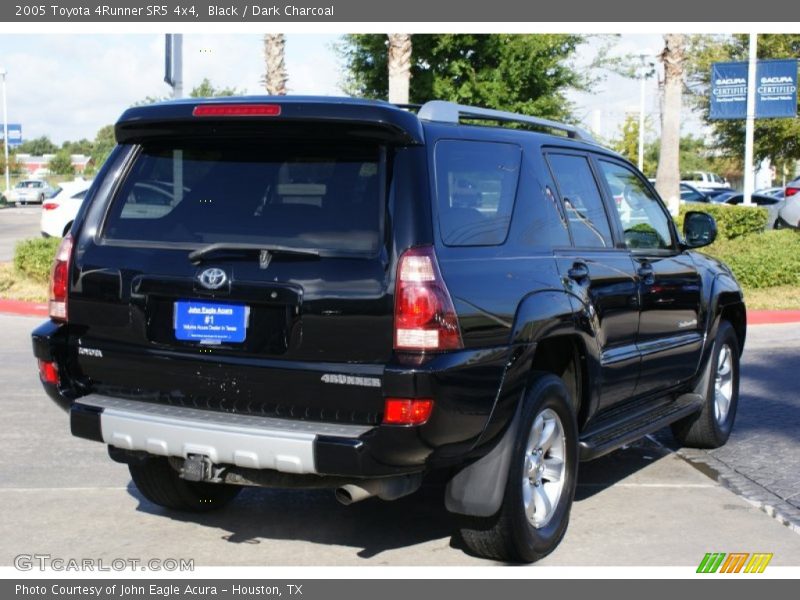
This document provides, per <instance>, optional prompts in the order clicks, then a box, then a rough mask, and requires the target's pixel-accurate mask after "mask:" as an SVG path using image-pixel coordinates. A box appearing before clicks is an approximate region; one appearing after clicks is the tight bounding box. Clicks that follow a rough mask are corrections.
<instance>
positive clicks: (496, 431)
mask: <svg viewBox="0 0 800 600" xmlns="http://www.w3.org/2000/svg"><path fill="white" fill-rule="evenodd" d="M476 121H483V122H485V123H486V125H485V126H477V125H475V122H476ZM506 124H518V125H521V126H522V127H506V126H503V125H506ZM526 127H528V129H526ZM532 128H539V129H541V128H545V129H546V130H548V131H550V132H553V133H558V134H559V135H552V134H550V133H544V132H542V131H534V130H533V129H532ZM115 135H116V139H117V142H118V143H119V145H118V146H117V147H116V148H115V149H114V151H113V152H112V154H111V155H110V157H109V159H108V161H107V162H106V163H105V165H104V166H103V168H102V169H101V171H100V173H99V174H98V181H97V182H96V185H93V186H92V187H91V188H90V190H89V192H88V193H87V195H86V198H85V200H84V203H85V205H84V207H83V208H82V209H81V211H80V212H79V213H78V216H77V218H76V220H75V223H74V225H73V227H72V229H71V232H70V233H69V234H68V235H67V236H66V237H65V238H64V239H63V241H62V243H61V246H60V248H59V250H58V252H57V255H56V260H55V264H54V266H53V271H52V273H53V275H52V281H51V284H50V287H49V289H50V291H51V292H50V293H51V297H50V301H49V307H50V320H49V321H48V322H46V323H44V324H42V325H41V326H40V327H38V328H37V329H36V330H35V331H34V332H33V334H32V336H33V350H34V355H35V357H36V359H37V360H38V364H39V373H40V379H41V381H42V385H43V387H44V390H45V391H46V393H47V394H48V395H49V396H50V397H51V398H52V399H53V400H54V401H55V402H56V403H57V404H58V405H59V406H61V407H63V408H65V409H67V410H68V411H69V420H70V428H71V432H72V433H73V434H74V435H76V436H78V437H82V438H86V439H89V440H95V441H97V442H100V443H103V444H105V445H107V446H108V449H109V453H110V456H111V458H112V459H114V460H116V461H118V462H121V463H125V464H127V465H128V469H129V472H130V474H131V477H132V479H133V482H134V484H135V485H136V487H137V488H138V489H139V491H140V492H141V494H142V495H143V496H144V497H145V498H147V499H148V500H149V501H151V502H153V503H155V504H157V505H160V506H162V507H165V508H166V509H167V510H168V511H205V510H211V509H214V508H218V507H221V506H223V505H226V504H228V503H230V502H231V501H232V500H233V499H234V498H235V497H236V495H237V493H238V492H239V491H240V489H241V486H244V485H257V486H267V487H281V488H308V487H315V488H330V489H332V490H335V494H334V495H335V497H336V498H337V499H338V500H339V501H340V502H342V503H344V504H351V503H353V502H357V501H361V500H364V499H367V498H370V497H378V498H382V499H384V500H394V499H397V498H400V497H403V496H406V495H408V494H411V493H413V492H414V491H415V490H417V489H418V488H419V486H420V484H421V483H422V481H423V478H424V477H425V476H427V475H429V474H431V473H440V474H443V475H444V476H446V478H447V480H448V481H449V483H448V484H447V488H446V492H445V505H446V507H447V510H448V511H450V512H451V513H452V514H453V515H454V517H453V518H454V522H455V523H456V524H457V527H458V529H459V530H460V534H461V538H462V539H463V542H464V544H465V545H466V547H467V548H469V549H470V550H471V551H472V552H475V553H477V554H479V555H481V556H485V557H490V558H494V559H501V560H505V561H522V562H529V561H534V560H537V559H539V558H541V557H543V556H545V555H547V554H548V553H549V552H551V551H552V550H553V549H554V548H555V547H556V546H557V545H558V543H559V542H560V540H561V539H562V537H563V536H564V534H565V531H566V528H567V524H568V521H569V515H570V509H571V506H572V501H573V496H574V494H575V489H576V482H577V474H578V461H579V460H591V459H594V458H597V457H599V456H602V455H604V454H606V453H608V452H611V451H613V450H614V449H616V448H619V447H621V446H623V445H624V444H627V443H630V442H632V441H633V440H636V439H638V438H640V437H642V436H643V435H646V434H648V433H650V432H653V431H656V430H658V429H661V428H662V427H665V426H667V425H671V426H672V430H673V433H674V435H675V437H676V439H677V440H678V442H679V443H681V444H684V445H689V446H694V447H704V448H714V447H718V446H720V445H722V444H724V443H725V442H726V440H727V439H728V436H729V435H730V433H731V429H732V427H733V423H734V419H735V415H736V408H737V403H738V389H739V387H738V386H739V358H740V355H741V352H742V349H743V346H744V341H745V332H746V315H745V305H744V301H743V296H742V291H741V289H740V288H739V286H738V284H737V283H736V280H735V278H734V277H733V275H732V273H731V271H730V269H728V267H726V266H725V265H724V264H722V263H721V262H719V261H717V260H715V259H713V258H711V257H709V256H706V255H704V254H702V253H698V252H695V251H694V249H696V248H700V247H703V246H706V245H708V244H710V243H712V242H713V241H714V238H715V236H716V225H715V223H714V219H713V218H712V217H710V216H709V215H707V214H704V213H701V212H692V211H690V212H688V213H686V215H685V218H684V225H683V234H682V235H681V234H679V233H678V231H677V229H676V225H675V223H674V221H673V219H672V218H671V216H670V214H669V212H668V211H667V209H666V208H665V206H664V204H663V202H662V201H661V199H660V198H659V197H658V194H657V193H656V192H655V190H654V189H653V187H652V186H651V185H650V184H649V183H648V182H647V180H646V179H645V178H644V176H643V175H642V174H641V173H640V172H639V171H638V170H637V169H636V168H635V167H634V166H633V165H631V164H630V163H629V162H628V161H627V160H625V159H624V158H622V157H621V156H619V155H618V154H616V153H614V152H611V151H609V150H606V149H604V148H603V147H601V146H600V145H598V144H596V143H595V142H594V141H593V140H592V139H591V137H590V136H589V135H588V134H586V133H585V132H583V131H582V130H580V129H578V128H576V127H574V126H572V125H566V124H559V123H554V122H552V121H546V120H543V119H538V118H536V117H529V116H525V115H520V114H513V113H506V112H499V111H493V110H487V109H482V108H476V107H468V106H461V105H457V104H453V103H450V102H441V101H434V102H429V103H427V104H425V105H424V106H422V107H421V108H419V110H418V112H417V113H416V114H415V113H414V112H410V111H408V110H405V109H401V108H399V107H395V106H393V105H391V104H388V103H385V102H379V101H367V100H356V99H344V98H308V97H279V98H276V97H249V98H236V99H230V98H228V99H213V100H212V99H186V100H182V101H174V102H168V103H161V104H153V105H148V106H137V107H133V108H130V109H128V110H127V111H126V112H125V113H124V114H123V115H122V116H121V118H120V119H119V120H118V122H117V123H116V126H115ZM154 190H158V192H155V193H151V192H154ZM164 194H166V195H167V197H168V201H167V202H165V203H162V202H161V200H160V196H161V195H164ZM615 195H618V196H620V202H619V203H618V202H617V201H616V199H615V197H614V196H615ZM143 197H145V198H147V201H146V202H145V205H146V206H149V207H151V208H152V210H151V209H148V210H143V211H139V210H138V209H137V210H131V207H136V206H138V205H139V204H140V200H141V199H142V198H143ZM156 200H157V202H156ZM623 205H624V206H623ZM153 207H155V208H153ZM74 459H75V460H76V461H78V460H80V459H79V458H77V457H75V458H74ZM233 509H235V504H234V505H233ZM265 514H268V513H265ZM619 518H625V517H624V515H620V517H619Z"/></svg>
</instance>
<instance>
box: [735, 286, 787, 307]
mask: <svg viewBox="0 0 800 600" xmlns="http://www.w3.org/2000/svg"><path fill="white" fill-rule="evenodd" d="M744 301H745V304H746V305H747V308H749V309H753V310H798V309H800V287H798V286H794V285H780V286H775V287H768V288H761V289H752V288H745V290H744Z"/></svg>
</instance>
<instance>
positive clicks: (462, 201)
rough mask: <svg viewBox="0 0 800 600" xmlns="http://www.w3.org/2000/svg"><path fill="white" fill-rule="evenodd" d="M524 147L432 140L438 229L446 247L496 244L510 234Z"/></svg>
mask: <svg viewBox="0 0 800 600" xmlns="http://www.w3.org/2000/svg"><path fill="white" fill-rule="evenodd" d="M521 159H522V150H521V149H520V147H519V146H515V145H513V144H503V143H493V142H466V141H458V140H442V141H440V142H438V143H437V144H436V150H435V155H434V164H435V167H436V192H437V194H436V195H437V200H438V207H439V231H440V234H441V236H442V241H443V242H444V243H445V245H447V246H496V245H498V244H502V243H503V241H505V239H506V236H507V235H508V228H509V225H510V223H511V213H512V212H513V210H514V198H515V196H516V192H517V181H518V180H519V168H520V162H521Z"/></svg>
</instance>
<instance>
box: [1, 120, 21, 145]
mask: <svg viewBox="0 0 800 600" xmlns="http://www.w3.org/2000/svg"><path fill="white" fill-rule="evenodd" d="M2 143H3V127H2V122H0V144H2ZM20 144H22V125H20V124H19V123H9V124H8V145H9V147H11V148H16V147H17V146H19V145H20Z"/></svg>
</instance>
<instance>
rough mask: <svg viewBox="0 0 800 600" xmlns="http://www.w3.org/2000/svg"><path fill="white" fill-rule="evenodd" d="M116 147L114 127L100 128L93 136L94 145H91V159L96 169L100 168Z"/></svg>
mask: <svg viewBox="0 0 800 600" xmlns="http://www.w3.org/2000/svg"><path fill="white" fill-rule="evenodd" d="M116 145H117V140H116V139H115V138H114V126H113V125H106V126H105V127H101V128H100V130H99V131H98V132H97V134H96V135H95V136H94V143H93V144H92V159H93V161H94V167H95V168H96V169H99V168H100V167H101V165H102V164H103V163H104V162H105V161H106V159H107V158H108V155H109V154H111V151H112V150H113V149H114V146H116Z"/></svg>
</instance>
